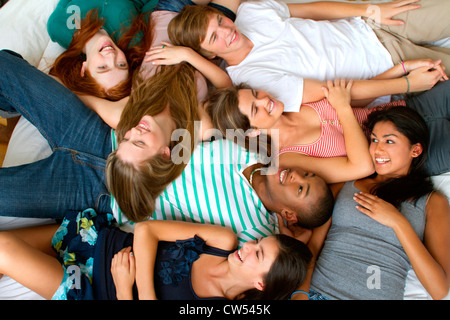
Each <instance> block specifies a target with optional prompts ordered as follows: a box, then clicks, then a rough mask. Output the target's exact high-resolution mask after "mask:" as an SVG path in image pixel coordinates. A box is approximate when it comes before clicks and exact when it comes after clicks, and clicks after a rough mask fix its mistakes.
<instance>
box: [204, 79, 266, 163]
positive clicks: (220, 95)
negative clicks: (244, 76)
mask: <svg viewBox="0 0 450 320" xmlns="http://www.w3.org/2000/svg"><path fill="white" fill-rule="evenodd" d="M242 89H251V87H250V86H248V85H247V84H244V83H242V84H239V85H237V86H232V87H229V88H225V89H218V90H215V91H213V92H211V93H210V95H209V97H208V102H207V103H206V108H205V109H206V112H207V113H208V115H209V117H210V118H211V123H212V125H213V127H214V128H216V129H218V130H219V131H220V132H221V133H222V135H223V136H224V137H227V130H229V129H233V130H235V131H234V132H233V138H236V139H237V140H236V141H234V142H236V143H238V144H239V145H241V146H242V147H244V148H246V149H247V150H250V151H251V152H258V153H259V154H260V155H262V156H266V155H267V156H271V143H272V141H271V139H270V136H268V135H266V134H260V135H259V136H257V137H249V136H248V135H246V132H247V131H248V130H250V129H255V128H253V127H252V126H251V125H250V120H249V119H248V117H247V116H246V115H244V114H243V113H242V112H241V111H240V110H239V90H242ZM247 133H248V132H247ZM258 150H259V151H258Z"/></svg>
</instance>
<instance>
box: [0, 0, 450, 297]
mask: <svg viewBox="0 0 450 320" xmlns="http://www.w3.org/2000/svg"><path fill="white" fill-rule="evenodd" d="M207 2H208V1H195V3H194V2H192V1H191V0H161V1H145V0H140V1H138V0H114V1H113V0H108V1H96V2H95V1H84V0H78V1H77V0H70V1H67V0H66V1H63V0H61V1H60V2H59V3H58V6H57V8H56V9H55V11H54V12H53V14H52V15H51V17H50V19H49V21H48V32H49V35H50V37H51V39H52V40H53V41H55V42H58V43H59V44H61V45H62V46H64V47H65V48H67V50H66V51H65V52H64V53H63V54H62V55H61V56H60V57H58V59H57V60H56V62H55V64H54V66H53V67H52V69H51V71H50V75H47V74H44V73H43V72H41V71H39V70H37V69H36V68H34V67H32V66H30V65H29V64H28V63H27V62H26V61H25V60H23V59H22V58H21V57H20V55H18V54H16V53H14V52H8V51H1V52H0V70H1V73H2V77H1V78H0V94H1V95H0V108H1V112H2V115H3V116H11V115H15V114H17V113H19V114H20V115H22V116H23V117H25V118H27V119H28V120H29V121H30V122H31V123H32V124H33V125H35V126H36V127H37V128H38V130H39V131H40V133H42V135H43V136H44V137H45V138H46V140H47V141H48V143H49V145H50V146H51V148H52V151H53V152H52V154H51V155H50V156H49V157H48V158H46V159H43V160H40V161H38V162H34V163H31V164H26V165H22V166H17V167H9V168H1V169H0V176H1V180H2V184H1V186H0V188H1V189H0V193H1V194H2V200H1V201H0V206H1V209H0V212H1V214H2V215H4V216H15V217H38V218H53V219H55V220H56V221H57V222H58V224H54V225H45V226H39V227H32V228H27V229H17V230H9V231H5V232H1V233H0V276H2V275H8V276H9V277H11V278H13V279H15V280H17V281H18V282H20V283H22V284H23V285H25V286H26V287H28V288H30V289H31V290H33V291H35V292H36V293H39V294H40V295H41V296H43V297H44V298H48V299H51V298H53V299H205V298H208V299H403V294H404V287H405V279H406V275H407V273H408V271H409V270H410V269H411V268H412V269H413V270H414V271H415V273H416V275H417V278H418V279H419V280H420V282H421V283H422V285H423V287H424V288H425V289H426V290H427V291H428V293H429V294H430V295H431V296H432V297H433V298H434V299H441V298H444V297H445V296H446V295H447V294H448V292H449V284H450V277H449V274H450V250H449V247H450V208H449V203H448V200H447V198H446V197H445V196H444V195H443V194H441V193H440V192H438V191H436V190H435V189H434V186H433V184H432V182H431V180H430V176H432V175H439V174H442V173H446V172H448V171H449V159H450V157H449V143H448V137H449V134H450V127H449V117H448V116H449V105H450V85H449V82H448V81H447V80H448V75H447V73H446V69H445V66H446V65H447V66H449V65H450V51H449V50H446V49H445V48H438V47H433V46H431V45H427V44H426V43H430V42H432V41H436V40H439V39H443V38H446V37H450V34H449V32H450V26H447V25H446V24H448V21H449V20H448V18H447V17H445V13H446V12H448V10H449V9H450V8H448V7H449V6H450V3H448V2H447V1H439V0H436V1H435V0H429V1H422V2H419V1H417V0H404V1H395V2H392V3H383V4H379V5H377V6H376V10H374V6H373V5H372V6H371V5H366V4H350V3H339V2H313V3H295V4H291V3H289V4H286V3H283V2H276V1H273V0H264V1H263V0H258V1H246V2H243V3H242V4H240V3H239V2H238V1H236V0H217V1H213V2H211V3H207ZM72 6H77V8H78V9H79V10H80V12H81V17H75V18H74V16H73V14H72V11H71V10H68V8H69V7H72ZM374 12H376V14H374ZM236 13H237V14H236ZM439 15H442V19H440V18H439ZM81 18H82V19H81ZM77 19H78V20H77ZM436 21H440V22H442V25H440V24H437V23H435V22H436ZM69 22H72V24H75V25H76V24H77V23H79V27H77V28H69V26H70V25H71V24H70V23H69ZM402 94H406V95H405V96H404V97H405V98H404V99H401V100H395V101H392V102H391V101H390V96H391V95H396V97H399V96H398V95H402ZM380 97H381V98H380ZM368 105H370V107H366V106H368ZM175 220H178V221H175ZM125 222H127V223H131V224H132V225H133V226H134V232H132V233H128V232H125V231H123V230H121V229H120V228H119V227H118V226H120V225H121V224H123V223H125ZM330 279H332V281H331V280H330Z"/></svg>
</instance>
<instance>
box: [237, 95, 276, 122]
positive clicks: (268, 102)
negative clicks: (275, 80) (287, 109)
mask: <svg viewBox="0 0 450 320" xmlns="http://www.w3.org/2000/svg"><path fill="white" fill-rule="evenodd" d="M238 95H239V110H240V111H241V113H242V114H243V115H245V116H247V118H248V119H249V120H250V125H251V126H252V127H253V128H257V129H270V128H272V127H273V126H274V125H275V124H276V123H277V121H278V120H279V119H280V117H281V115H282V114H283V111H284V104H283V103H282V102H281V101H278V100H275V99H274V98H273V97H272V96H271V95H270V94H268V93H267V92H265V91H261V90H252V89H241V90H239V94H238Z"/></svg>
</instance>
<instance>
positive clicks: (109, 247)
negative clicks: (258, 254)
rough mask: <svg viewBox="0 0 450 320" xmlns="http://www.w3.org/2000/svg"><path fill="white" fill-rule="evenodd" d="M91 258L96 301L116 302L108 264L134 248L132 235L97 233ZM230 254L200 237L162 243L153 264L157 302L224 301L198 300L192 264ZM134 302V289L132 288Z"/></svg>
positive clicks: (116, 231) (107, 230)
mask: <svg viewBox="0 0 450 320" xmlns="http://www.w3.org/2000/svg"><path fill="white" fill-rule="evenodd" d="M97 244H98V245H97V246H96V250H95V254H94V268H93V269H94V274H93V279H94V280H93V287H94V292H95V297H96V299H99V300H115V299H116V288H115V286H114V281H113V278H112V275H111V260H112V258H113V257H114V255H115V254H116V253H117V252H119V251H120V250H121V249H122V248H126V247H129V246H132V245H133V234H131V233H126V232H123V231H121V230H120V229H115V228H105V229H102V230H101V231H100V234H99V238H98V242H97ZM231 252H232V251H226V250H222V249H218V248H215V247H211V246H208V245H207V244H206V242H205V241H204V240H203V239H201V238H200V237H197V236H194V238H191V239H187V240H177V241H175V242H166V241H161V242H159V243H158V251H157V255H156V261H155V273H154V283H155V291H156V296H157V298H158V299H159V300H205V299H208V300H210V299H224V298H223V297H211V298H200V297H198V296H197V295H196V294H195V292H194V290H193V288H192V280H191V270H192V264H193V262H194V261H196V260H197V259H198V258H199V257H200V255H201V254H211V255H214V256H219V257H227V256H228V255H229V254H230V253H231ZM133 289H134V290H133V291H134V292H133V293H134V297H135V299H137V297H138V295H137V289H136V285H135V286H134V288H133Z"/></svg>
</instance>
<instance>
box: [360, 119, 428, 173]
mask: <svg viewBox="0 0 450 320" xmlns="http://www.w3.org/2000/svg"><path fill="white" fill-rule="evenodd" d="M369 151H370V155H371V156H372V160H373V163H374V164H375V171H376V172H377V174H378V175H381V176H385V177H387V178H394V177H399V176H405V175H407V174H408V172H409V169H410V167H411V163H412V161H413V159H414V158H416V157H418V156H419V155H420V154H421V153H422V147H421V145H420V144H414V145H411V143H410V141H409V139H408V138H407V137H406V136H405V135H404V134H402V133H400V132H399V131H398V130H397V128H396V126H395V125H394V124H393V123H392V122H390V121H380V122H378V123H377V124H376V125H375V126H374V128H373V130H372V134H371V143H370V148H369Z"/></svg>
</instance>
